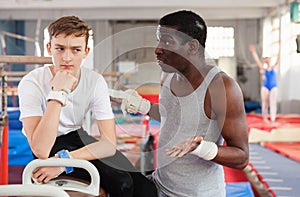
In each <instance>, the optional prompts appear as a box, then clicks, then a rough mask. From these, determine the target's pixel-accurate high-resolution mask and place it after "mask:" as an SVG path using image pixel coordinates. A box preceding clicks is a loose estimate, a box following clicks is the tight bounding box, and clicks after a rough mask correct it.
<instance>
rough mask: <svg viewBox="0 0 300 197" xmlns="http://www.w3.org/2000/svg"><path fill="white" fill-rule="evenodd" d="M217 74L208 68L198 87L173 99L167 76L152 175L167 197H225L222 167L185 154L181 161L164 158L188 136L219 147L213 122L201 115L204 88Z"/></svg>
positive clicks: (217, 70) (161, 102)
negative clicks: (196, 137) (156, 160)
mask: <svg viewBox="0 0 300 197" xmlns="http://www.w3.org/2000/svg"><path fill="white" fill-rule="evenodd" d="M220 71H221V70H220V69H219V68H218V67H214V68H212V69H211V70H210V71H209V72H208V74H207V75H206V77H205V79H204V81H203V82H202V83H201V85H200V86H199V87H198V88H197V89H196V90H195V91H194V92H193V93H191V94H190V95H187V96H184V97H176V96H174V95H173V93H172V92H171V91H170V82H171V79H172V77H173V75H174V74H169V76H167V78H166V80H165V82H164V84H163V86H162V89H161V93H160V99H159V111H160V115H161V130H160V136H159V142H158V152H157V156H158V167H157V170H156V171H155V172H154V173H153V178H154V180H155V182H156V184H157V185H158V186H159V187H160V190H162V191H163V193H165V194H166V195H168V196H172V197H173V196H180V197H183V196H186V197H198V196H202V197H203V196H204V197H206V196H214V197H218V196H222V197H223V196H225V181H224V172H223V167H222V166H221V165H219V164H216V163H214V162H212V161H206V160H203V159H201V158H200V157H198V156H195V155H191V154H187V155H185V156H184V157H182V158H175V159H174V158H171V157H169V156H167V154H166V151H165V150H166V149H167V148H170V147H172V146H174V145H175V144H177V143H178V142H181V141H183V140H184V139H188V138H189V137H191V136H195V135H198V136H200V135H201V136H204V139H205V140H207V141H212V142H216V143H217V144H222V143H223V138H222V136H221V131H220V129H219V127H218V124H217V121H216V120H211V119H209V118H208V117H207V116H206V114H205V112H204V98H205V94H206V91H207V88H208V85H209V84H210V82H211V81H212V79H213V78H214V77H215V75H216V74H217V73H219V72H220Z"/></svg>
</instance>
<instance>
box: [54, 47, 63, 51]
mask: <svg viewBox="0 0 300 197" xmlns="http://www.w3.org/2000/svg"><path fill="white" fill-rule="evenodd" d="M55 49H56V50H58V51H63V50H64V48H62V47H57V48H55Z"/></svg>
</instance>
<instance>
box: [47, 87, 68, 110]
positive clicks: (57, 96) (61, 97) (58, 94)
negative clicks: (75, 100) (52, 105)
mask: <svg viewBox="0 0 300 197" xmlns="http://www.w3.org/2000/svg"><path fill="white" fill-rule="evenodd" d="M67 96H68V94H67V93H66V92H65V91H53V90H51V91H50V93H49V95H48V97H47V101H49V100H56V101H58V102H60V103H61V105H62V106H63V107H64V106H66V105H67Z"/></svg>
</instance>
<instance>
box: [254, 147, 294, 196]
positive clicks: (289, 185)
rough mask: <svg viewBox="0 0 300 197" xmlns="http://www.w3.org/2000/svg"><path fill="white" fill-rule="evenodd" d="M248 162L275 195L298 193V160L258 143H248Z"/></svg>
mask: <svg viewBox="0 0 300 197" xmlns="http://www.w3.org/2000/svg"><path fill="white" fill-rule="evenodd" d="M250 163H251V164H252V165H253V166H254V168H255V169H256V170H257V171H258V173H259V174H260V175H261V176H262V177H263V178H264V180H265V181H266V182H267V184H268V185H269V187H270V189H271V190H272V191H273V192H274V193H275V195H276V196H299V195H300V163H299V162H297V161H294V160H292V159H289V158H287V157H285V156H283V155H281V154H279V153H276V152H274V151H272V150H270V149H267V148H265V147H262V146H260V145H259V144H250Z"/></svg>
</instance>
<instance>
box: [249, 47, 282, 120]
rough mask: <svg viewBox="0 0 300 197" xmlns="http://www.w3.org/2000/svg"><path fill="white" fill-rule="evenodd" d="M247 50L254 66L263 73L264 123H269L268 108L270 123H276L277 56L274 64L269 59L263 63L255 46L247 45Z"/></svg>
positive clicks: (262, 106)
mask: <svg viewBox="0 0 300 197" xmlns="http://www.w3.org/2000/svg"><path fill="white" fill-rule="evenodd" d="M249 50H250V52H251V54H252V56H253V58H254V60H255V63H256V65H257V66H258V68H259V69H260V71H261V72H263V75H262V76H263V84H262V86H261V91H260V95H261V108H262V117H263V120H264V121H265V122H269V120H268V114H269V113H268V109H269V108H270V119H271V122H275V121H276V115H277V94H278V87H277V75H276V71H275V69H276V67H277V66H278V64H279V55H278V56H277V60H276V62H275V64H271V59H270V58H269V57H265V58H263V61H261V60H260V58H259V57H258V55H257V53H256V50H255V46H254V45H252V44H251V45H249Z"/></svg>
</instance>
